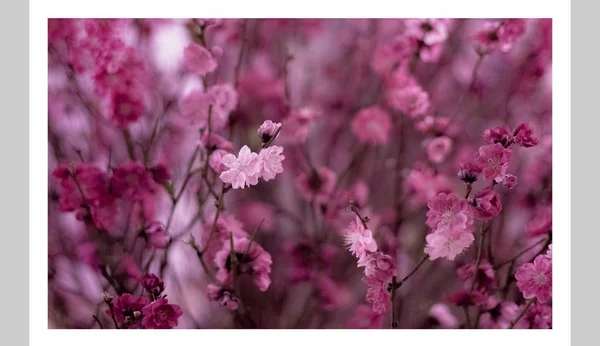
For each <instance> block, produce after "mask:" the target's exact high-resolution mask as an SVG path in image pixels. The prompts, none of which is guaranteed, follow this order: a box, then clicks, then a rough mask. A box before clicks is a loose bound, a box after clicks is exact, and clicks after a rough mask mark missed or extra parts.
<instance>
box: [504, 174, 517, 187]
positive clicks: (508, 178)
mask: <svg viewBox="0 0 600 346" xmlns="http://www.w3.org/2000/svg"><path fill="white" fill-rule="evenodd" d="M502 186H504V187H505V188H507V189H509V190H512V189H514V188H515V186H517V177H515V176H514V175H512V174H507V175H505V176H504V179H502Z"/></svg>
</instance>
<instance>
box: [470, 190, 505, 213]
mask: <svg viewBox="0 0 600 346" xmlns="http://www.w3.org/2000/svg"><path fill="white" fill-rule="evenodd" d="M469 201H470V205H471V210H473V213H474V214H475V216H476V217H477V218H479V219H482V220H489V219H491V218H493V217H494V216H496V215H498V213H500V211H501V210H502V201H501V200H500V195H498V193H496V191H494V189H493V188H492V187H487V188H485V189H483V190H481V191H480V192H478V193H477V194H476V195H475V196H474V197H473V198H472V199H470V200H469Z"/></svg>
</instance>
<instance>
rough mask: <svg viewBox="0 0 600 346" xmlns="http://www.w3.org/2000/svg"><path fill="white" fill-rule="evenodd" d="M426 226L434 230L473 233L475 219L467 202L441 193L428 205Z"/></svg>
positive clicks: (453, 195) (452, 195)
mask: <svg viewBox="0 0 600 346" xmlns="http://www.w3.org/2000/svg"><path fill="white" fill-rule="evenodd" d="M427 207H428V208H429V211H428V212H427V221H426V224H427V225H428V226H429V227H430V228H431V229H432V230H433V231H436V230H462V231H468V232H472V225H473V217H472V215H471V212H470V210H469V206H468V204H467V201H466V200H465V199H463V198H458V197H457V196H456V195H455V194H453V193H451V194H446V193H440V194H439V195H437V196H436V197H434V198H433V199H431V200H430V201H429V202H428V203H427Z"/></svg>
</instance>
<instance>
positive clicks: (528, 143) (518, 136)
mask: <svg viewBox="0 0 600 346" xmlns="http://www.w3.org/2000/svg"><path fill="white" fill-rule="evenodd" d="M514 136H515V143H517V144H518V145H520V146H522V147H525V148H529V147H535V146H536V145H538V143H539V140H538V138H537V137H535V136H534V135H533V130H532V129H531V127H530V126H529V124H527V123H522V124H520V125H519V126H517V128H516V129H515V131H514Z"/></svg>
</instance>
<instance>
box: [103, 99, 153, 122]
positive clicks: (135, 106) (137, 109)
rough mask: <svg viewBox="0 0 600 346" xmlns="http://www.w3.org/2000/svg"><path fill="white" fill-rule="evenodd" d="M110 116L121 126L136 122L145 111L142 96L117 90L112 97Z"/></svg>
mask: <svg viewBox="0 0 600 346" xmlns="http://www.w3.org/2000/svg"><path fill="white" fill-rule="evenodd" d="M110 102H111V103H110V110H109V112H110V114H109V115H110V117H111V118H112V119H113V120H114V121H115V122H116V124H117V126H119V127H121V128H125V127H127V126H128V125H129V124H131V123H134V122H136V121H137V120H138V119H139V118H140V117H141V116H142V115H143V114H144V112H145V105H144V100H143V99H142V98H141V96H138V95H133V94H132V93H129V92H119V91H118V92H115V93H114V94H113V95H112V96H111V98H110Z"/></svg>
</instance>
